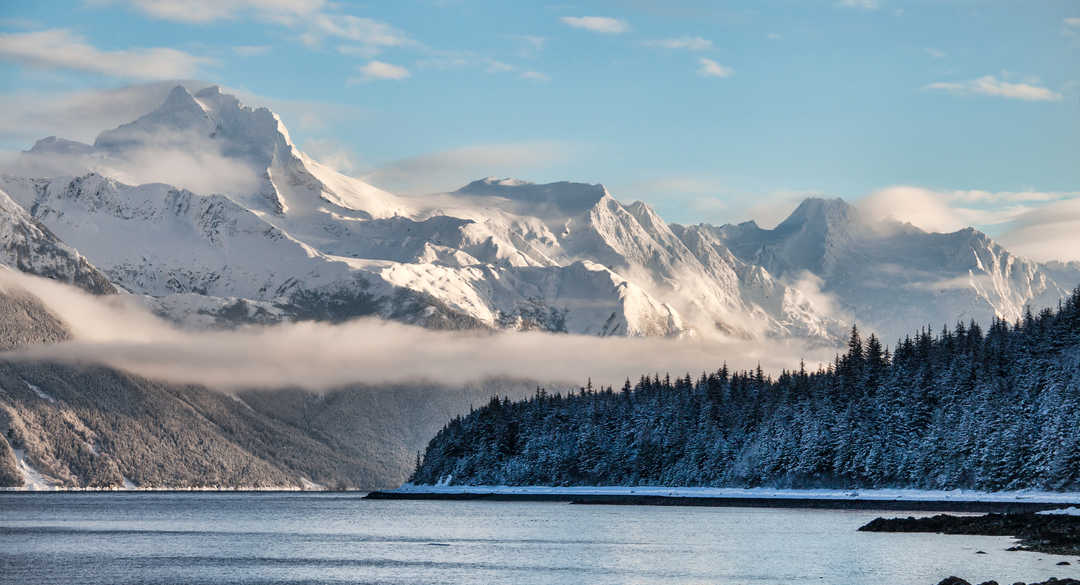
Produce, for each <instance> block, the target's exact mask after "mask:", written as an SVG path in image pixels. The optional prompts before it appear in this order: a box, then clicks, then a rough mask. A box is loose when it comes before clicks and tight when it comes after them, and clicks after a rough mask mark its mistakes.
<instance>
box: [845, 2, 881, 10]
mask: <svg viewBox="0 0 1080 585" xmlns="http://www.w3.org/2000/svg"><path fill="white" fill-rule="evenodd" d="M836 5H837V6H842V7H844V8H858V9H861V10H877V9H878V8H881V3H880V2H878V0H839V1H838V2H837V3H836Z"/></svg>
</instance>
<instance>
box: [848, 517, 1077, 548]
mask: <svg viewBox="0 0 1080 585" xmlns="http://www.w3.org/2000/svg"><path fill="white" fill-rule="evenodd" d="M859 530H860V531H862V532H934V533H938V534H972V535H981V536H1012V537H1015V538H1018V539H1019V540H1020V544H1019V546H1016V547H1014V549H1010V550H1031V551H1038V552H1044V553H1049V554H1061V555H1076V554H1080V517H1078V516H1068V515H1059V514H1045V515H1043V514H1035V513H1030V514H987V515H985V516H950V515H948V514H938V515H937V516H932V517H929V518H914V517H908V518H877V519H875V520H873V521H871V522H870V523H869V524H866V525H865V526H863V527H861V528H859Z"/></svg>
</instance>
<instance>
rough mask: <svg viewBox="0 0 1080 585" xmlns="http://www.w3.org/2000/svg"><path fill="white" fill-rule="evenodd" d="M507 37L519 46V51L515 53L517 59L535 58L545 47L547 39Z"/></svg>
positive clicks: (532, 36)
mask: <svg viewBox="0 0 1080 585" xmlns="http://www.w3.org/2000/svg"><path fill="white" fill-rule="evenodd" d="M507 37H508V38H511V39H514V40H516V41H518V43H519V44H520V49H519V50H518V51H517V55H518V56H519V57H524V58H532V57H535V56H536V54H537V53H539V52H540V51H543V50H544V46H545V45H547V38H545V37H542V36H538V35H507Z"/></svg>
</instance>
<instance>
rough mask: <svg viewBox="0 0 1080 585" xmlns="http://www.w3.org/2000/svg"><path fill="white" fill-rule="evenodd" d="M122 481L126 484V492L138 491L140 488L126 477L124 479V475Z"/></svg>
mask: <svg viewBox="0 0 1080 585" xmlns="http://www.w3.org/2000/svg"><path fill="white" fill-rule="evenodd" d="M120 479H121V480H122V481H123V483H124V489H125V490H137V489H139V486H137V485H135V484H134V483H133V482H132V481H131V480H130V479H128V478H126V477H124V476H122V475H121V476H120Z"/></svg>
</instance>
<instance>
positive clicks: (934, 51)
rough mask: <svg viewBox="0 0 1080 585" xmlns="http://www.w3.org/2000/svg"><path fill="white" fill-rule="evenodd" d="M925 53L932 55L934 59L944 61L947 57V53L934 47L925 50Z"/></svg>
mask: <svg viewBox="0 0 1080 585" xmlns="http://www.w3.org/2000/svg"><path fill="white" fill-rule="evenodd" d="M923 51H926V54H927V55H930V56H931V57H933V58H934V59H944V58H945V56H946V53H945V51H942V50H941V49H935V48H933V47H927V48H925V49H923Z"/></svg>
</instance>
